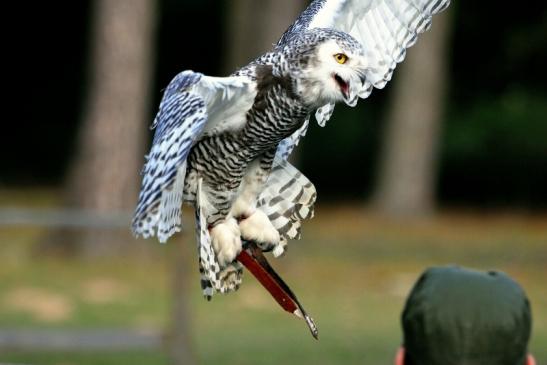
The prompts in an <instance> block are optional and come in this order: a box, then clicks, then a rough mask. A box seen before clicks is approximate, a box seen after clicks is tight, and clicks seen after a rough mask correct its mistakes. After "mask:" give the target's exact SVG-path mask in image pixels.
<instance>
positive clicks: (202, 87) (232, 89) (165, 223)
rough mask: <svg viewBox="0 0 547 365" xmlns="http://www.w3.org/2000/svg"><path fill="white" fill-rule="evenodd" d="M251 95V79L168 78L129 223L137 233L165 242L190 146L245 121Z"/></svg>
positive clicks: (175, 216)
mask: <svg viewBox="0 0 547 365" xmlns="http://www.w3.org/2000/svg"><path fill="white" fill-rule="evenodd" d="M255 95H256V91H255V90H254V83H253V82H252V81H250V80H249V79H248V78H246V77H226V78H214V77H208V76H205V75H202V74H199V73H195V72H192V71H184V72H182V73H180V74H178V75H177V76H176V77H175V78H174V79H173V81H171V83H170V84H169V86H168V87H167V89H166V90H165V93H164V96H163V99H162V101H161V104H160V108H159V111H158V114H157V116H156V119H155V120H154V123H153V124H152V128H154V129H155V134H154V140H153V143H152V147H151V149H150V154H149V155H148V156H147V157H146V160H147V161H146V164H145V166H144V169H143V171H142V175H143V182H142V188H141V192H140V195H139V202H138V204H137V208H136V210H135V214H134V218H133V222H132V228H133V232H134V234H135V235H136V236H143V237H144V238H148V237H151V236H154V235H157V237H158V239H159V240H160V242H165V241H167V239H168V238H169V237H170V236H171V235H173V234H174V233H175V232H178V231H180V229H181V213H180V209H181V205H182V199H183V196H182V195H183V188H184V179H185V175H186V158H187V157H188V154H189V152H190V149H191V148H192V147H193V146H194V144H195V143H196V141H197V140H199V138H200V137H201V136H202V134H203V133H205V132H207V131H209V132H210V133H215V131H216V130H219V131H220V130H223V129H227V128H230V127H231V125H229V122H230V121H240V120H244V119H245V114H246V113H247V111H248V110H249V108H250V107H251V106H252V102H253V100H254V98H255ZM226 121H228V122H226ZM222 123H225V125H222Z"/></svg>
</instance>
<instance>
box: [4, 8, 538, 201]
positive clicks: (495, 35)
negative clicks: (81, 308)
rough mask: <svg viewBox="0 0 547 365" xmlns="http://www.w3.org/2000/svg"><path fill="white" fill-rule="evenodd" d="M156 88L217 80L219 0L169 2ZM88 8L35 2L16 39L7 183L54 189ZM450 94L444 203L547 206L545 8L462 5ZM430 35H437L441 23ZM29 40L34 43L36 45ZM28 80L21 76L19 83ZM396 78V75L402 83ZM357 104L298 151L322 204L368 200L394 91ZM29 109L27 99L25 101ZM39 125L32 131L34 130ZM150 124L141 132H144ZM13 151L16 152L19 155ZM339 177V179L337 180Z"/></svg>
mask: <svg viewBox="0 0 547 365" xmlns="http://www.w3.org/2000/svg"><path fill="white" fill-rule="evenodd" d="M159 4H160V6H159V10H160V11H159V15H158V16H159V17H160V22H159V24H160V25H159V30H158V34H157V46H158V52H157V69H156V80H155V83H154V85H153V86H152V87H153V89H154V90H156V92H155V93H154V98H153V100H151V101H150V110H151V115H150V120H152V113H154V112H155V110H156V108H157V105H158V102H159V99H160V98H161V90H162V89H163V88H164V87H165V86H166V85H167V83H168V82H169V80H170V79H171V78H172V77H173V76H174V75H175V74H176V73H178V72H179V71H181V70H184V69H194V70H197V71H200V72H203V73H207V74H212V75H219V74H220V73H221V72H220V70H221V69H222V68H223V57H222V56H223V51H224V50H225V47H226V43H225V40H224V38H225V37H224V36H225V32H224V29H225V27H224V25H225V22H226V19H225V14H226V13H227V11H226V9H227V6H229V2H227V1H223V0H206V1H199V2H197V1H191V0H162V1H161V2H160V3H159ZM90 5H91V2H90V1H89V0H87V1H79V2H77V3H70V4H68V3H66V4H65V3H63V4H61V3H59V4H50V3H47V4H45V3H44V4H41V3H37V4H34V5H33V7H32V10H31V11H28V9H20V10H19V11H20V12H23V13H24V14H25V16H24V17H22V19H23V21H22V25H21V26H25V27H27V28H28V29H29V30H31V31H30V32H21V33H17V34H16V37H15V42H13V43H14V45H13V46H14V47H15V49H14V51H13V53H14V54H16V55H18V58H17V62H18V64H17V65H16V67H17V68H18V69H19V70H20V71H19V72H18V73H14V74H16V76H17V77H18V79H17V80H16V81H14V85H17V87H19V88H20V90H19V89H17V88H16V91H15V92H13V93H12V95H14V96H15V99H16V101H19V102H21V100H22V98H21V97H20V96H21V95H25V98H24V99H23V100H24V103H23V104H22V105H20V106H17V104H15V105H16V106H15V107H12V108H11V109H15V110H17V111H20V110H24V121H23V120H21V117H20V114H19V115H18V116H17V117H15V118H14V119H13V120H15V121H16V122H12V123H6V125H5V126H3V128H4V129H5V133H6V134H5V135H6V136H9V138H6V140H4V141H3V143H2V144H1V147H0V163H1V165H2V175H1V176H0V184H4V185H22V184H29V185H37V184H58V183H60V182H61V181H62V179H63V174H64V171H65V168H66V166H67V164H68V163H69V162H70V158H71V153H72V149H73V147H74V146H73V143H74V140H75V134H76V131H77V127H78V123H79V120H80V115H81V114H82V108H83V102H82V100H83V96H84V95H85V89H86V78H87V76H86V62H89V60H88V59H87V55H88V53H89V51H88V40H89V32H90V24H91V22H90V19H91V16H92V14H91V6H90ZM452 11H453V16H454V25H453V28H454V34H453V38H452V42H453V44H452V51H451V55H450V62H451V64H450V70H451V75H450V80H451V81H450V82H451V84H450V85H449V89H450V97H449V99H448V100H447V102H448V105H447V113H446V123H445V129H444V138H443V140H442V145H441V149H440V156H439V161H440V162H441V164H440V168H439V172H440V174H439V180H438V181H439V189H438V191H439V199H440V200H441V202H445V203H446V202H448V203H451V204H469V203H471V204H475V205H492V204H496V205H502V206H515V205H516V206H522V207H545V206H547V198H546V194H547V193H546V189H545V188H544V187H545V186H547V172H546V171H547V167H546V166H547V147H546V146H547V143H546V142H545V138H546V137H547V134H546V122H545V121H546V120H547V110H546V103H545V101H546V100H547V88H546V85H547V72H546V71H545V66H544V60H545V59H547V5H545V3H544V2H542V1H539V0H533V1H528V2H527V3H526V6H520V7H515V6H498V7H495V8H493V7H492V4H490V3H488V2H470V1H454V2H453V5H452ZM432 31H435V22H433V28H432ZM27 45H32V47H29V46H27ZM20 77H23V80H20V79H19V78H20ZM394 82H397V72H396V73H395V76H394ZM390 86H391V85H388V87H387V89H386V91H378V90H377V91H375V92H374V93H373V95H372V96H371V98H370V99H369V100H367V101H365V102H362V103H360V105H359V106H358V107H357V108H356V109H354V110H349V109H348V108H346V107H343V106H340V107H338V110H337V113H335V118H334V120H332V121H331V122H330V123H329V125H328V126H327V128H326V129H324V130H321V129H319V128H317V127H316V126H314V128H311V130H310V132H309V135H310V136H309V138H306V139H305V140H304V142H303V146H302V147H303V148H302V149H301V150H302V152H301V161H302V170H303V171H304V172H305V174H306V175H308V176H309V177H310V178H311V179H312V180H313V181H314V182H315V183H316V185H317V187H318V190H319V192H320V193H321V194H322V196H323V197H325V198H328V197H329V196H330V197H331V198H336V199H340V198H348V199H350V198H363V197H366V196H368V194H369V193H370V191H371V189H372V186H373V184H374V181H375V178H374V173H375V168H376V166H375V165H376V161H377V157H378V156H377V155H378V150H379V141H380V136H381V133H382V132H383V123H382V122H383V119H384V116H385V114H386V113H385V108H386V107H388V106H389V103H388V102H386V100H388V98H389V94H390V89H391V87H390ZM29 103H30V104H29ZM29 123H32V133H29V132H28V131H29ZM136 128H145V126H136ZM13 156H16V157H15V158H14V157H13ZM342 181H343V184H342V183H341V182H342ZM340 186H343V187H344V189H340Z"/></svg>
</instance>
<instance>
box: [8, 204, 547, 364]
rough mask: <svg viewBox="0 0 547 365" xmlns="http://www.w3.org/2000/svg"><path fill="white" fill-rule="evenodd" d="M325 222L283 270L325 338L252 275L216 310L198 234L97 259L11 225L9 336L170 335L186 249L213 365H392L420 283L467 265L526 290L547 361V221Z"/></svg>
mask: <svg viewBox="0 0 547 365" xmlns="http://www.w3.org/2000/svg"><path fill="white" fill-rule="evenodd" d="M316 213H317V214H316V218H315V219H314V220H312V221H311V222H307V223H306V224H305V225H304V229H303V234H304V240H302V241H297V242H292V243H291V244H290V248H289V252H288V253H287V255H286V256H285V257H284V258H282V259H279V260H274V259H272V260H271V262H272V265H273V266H274V267H275V268H276V269H277V270H278V272H279V273H281V275H282V276H283V277H284V278H285V280H286V281H287V282H288V283H289V285H290V286H291V287H292V289H293V290H294V291H295V292H296V293H297V295H298V296H299V298H300V300H301V301H302V302H303V304H304V306H305V307H306V309H307V310H308V311H309V312H310V314H311V315H312V316H313V317H314V318H315V320H316V321H317V323H318V325H319V330H320V341H319V342H317V341H315V340H313V339H312V337H311V336H310V335H309V333H308V331H307V329H306V327H305V324H304V323H303V322H302V321H299V320H297V319H295V318H293V317H291V316H290V315H288V314H286V313H283V312H282V311H281V310H280V309H279V308H278V307H277V305H276V304H275V302H274V301H273V300H272V299H271V298H270V297H269V296H268V294H267V293H266V292H265V291H264V290H263V289H262V287H260V286H259V285H258V284H257V283H256V281H255V280H254V278H252V277H251V276H250V275H248V274H247V275H246V276H245V278H244V285H243V286H242V288H241V289H240V290H239V292H238V293H236V294H232V295H228V296H215V297H214V298H213V301H212V302H210V303H208V302H206V301H204V300H203V299H202V297H201V294H200V290H199V280H198V273H197V268H196V264H195V248H194V247H195V246H194V241H193V232H191V230H189V231H190V232H188V234H185V235H182V237H179V238H178V239H176V240H175V241H174V243H171V244H169V245H165V246H162V245H159V244H156V243H155V242H153V241H151V242H150V246H151V249H150V252H149V255H148V256H147V257H140V256H138V255H131V254H128V255H127V256H124V257H119V258H115V259H94V260H85V261H84V260H61V259H58V258H51V257H47V256H46V257H44V256H43V255H36V254H35V250H34V248H35V245H36V244H37V243H38V242H40V239H41V238H42V237H43V234H44V231H43V230H40V229H27V228H25V229H22V228H9V229H7V228H4V229H0V242H1V244H0V278H1V279H0V327H1V328H3V329H6V328H29V327H39V328H102V327H109V328H120V327H124V328H125V327H129V328H135V329H163V328H165V329H167V328H169V324H170V323H169V314H170V298H171V296H170V295H171V294H170V292H169V290H170V287H171V283H170V279H171V271H170V267H171V264H172V263H173V257H174V256H176V255H175V253H176V252H175V250H179V249H180V250H183V254H184V256H185V267H186V269H185V270H186V277H187V284H188V292H187V295H188V301H189V308H190V313H189V317H190V323H189V326H190V332H191V334H192V336H193V347H194V348H195V352H196V355H197V357H198V359H199V362H200V364H216V363H220V362H222V363H225V364H240V365H246V364H249V365H250V364H257V363H260V364H279V363H290V364H294V363H298V364H310V365H311V364H313V365H320V364H340V363H345V364H391V363H392V358H393V356H394V352H395V350H396V348H397V347H398V346H399V344H400V342H401V333H400V332H401V331H400V325H399V315H400V312H401V309H402V307H403V304H404V300H405V297H406V295H407V293H408V291H409V290H410V287H411V285H412V284H413V283H414V281H415V280H416V279H417V277H418V276H419V274H420V273H421V272H422V271H423V269H424V268H426V267H428V266H431V265H445V264H459V265H463V266H471V267H475V268H479V269H499V270H503V271H505V272H507V273H508V274H510V275H511V276H513V277H514V278H515V279H516V280H518V281H519V282H520V283H521V284H522V285H523V287H524V288H525V290H526V291H527V293H528V295H529V297H530V299H531V302H532V306H533V311H534V333H533V338H532V342H531V351H532V352H534V353H535V355H536V358H537V360H538V363H539V364H542V363H547V346H545V344H546V343H547V290H546V289H545V280H546V279H547V223H546V222H547V220H546V219H545V217H544V216H526V215H522V214H501V213H495V214H485V213H482V214H477V213H473V212H467V213H452V214H450V213H444V214H441V215H439V216H438V217H437V218H434V219H432V220H429V221H416V222H412V223H407V224H403V223H401V222H392V221H388V220H384V219H382V218H379V217H375V216H373V215H371V214H369V213H367V212H366V211H364V210H362V209H361V208H360V207H352V206H319V207H318V208H317V212H316ZM191 221H192V220H191V219H190V218H189V217H187V218H186V222H188V225H187V227H190V225H191V223H190V222H191ZM0 362H19V363H25V364H45V365H49V364H51V365H61V364H63V365H66V364H74V365H87V364H120V363H131V364H148V365H153V364H166V363H167V356H166V355H165V354H164V353H162V352H161V351H157V352H154V351H152V352H145V351H140V352H139V351H136V352H124V353H65V354H59V353H47V352H29V353H13V352H3V353H0Z"/></svg>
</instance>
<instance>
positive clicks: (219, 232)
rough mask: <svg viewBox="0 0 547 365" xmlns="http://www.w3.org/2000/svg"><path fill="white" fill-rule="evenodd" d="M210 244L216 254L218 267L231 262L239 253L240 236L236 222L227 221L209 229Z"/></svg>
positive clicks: (231, 219)
mask: <svg viewBox="0 0 547 365" xmlns="http://www.w3.org/2000/svg"><path fill="white" fill-rule="evenodd" d="M210 236H211V243H212V244H213V249H214V250H215V252H216V254H217V259H218V264H219V265H220V267H226V266H228V264H230V263H231V262H233V261H234V260H235V258H236V257H237V255H238V254H239V253H240V252H241V249H242V247H241V234H240V230H239V226H238V225H237V221H236V220H235V219H233V218H230V219H227V220H225V221H224V222H222V223H219V224H217V225H216V226H214V227H212V228H211V229H210Z"/></svg>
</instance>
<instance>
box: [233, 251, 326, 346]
mask: <svg viewBox="0 0 547 365" xmlns="http://www.w3.org/2000/svg"><path fill="white" fill-rule="evenodd" d="M237 261H239V262H240V263H242V264H243V265H244V266H245V267H246V268H247V269H248V270H249V271H250V272H251V274H253V275H254V277H255V278H256V279H257V280H258V282H260V284H262V286H263V287H264V288H265V289H266V290H267V291H268V292H269V293H270V295H271V296H272V297H273V298H274V299H275V301H276V302H277V303H278V304H279V305H280V306H281V307H282V308H283V309H284V310H285V311H287V312H289V313H292V314H294V315H295V316H297V317H299V318H302V319H303V320H304V321H306V324H307V325H308V328H309V329H310V332H311V334H312V336H313V337H314V338H315V339H316V340H318V339H319V331H318V330H317V326H316V325H315V322H314V321H313V318H311V317H310V316H309V315H308V314H307V313H306V311H305V310H304V307H302V305H301V304H300V302H299V301H298V299H297V298H296V295H294V293H293V292H292V290H291V289H290V288H289V286H288V285H287V284H285V282H284V281H283V279H281V277H280V276H279V275H278V274H277V273H276V272H275V271H274V269H273V268H272V267H271V266H270V264H269V263H268V260H266V257H265V256H264V254H263V253H262V250H261V249H260V248H258V247H257V245H256V244H255V243H254V242H245V244H244V249H243V250H242V251H241V253H240V254H239V255H238V256H237Z"/></svg>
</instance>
